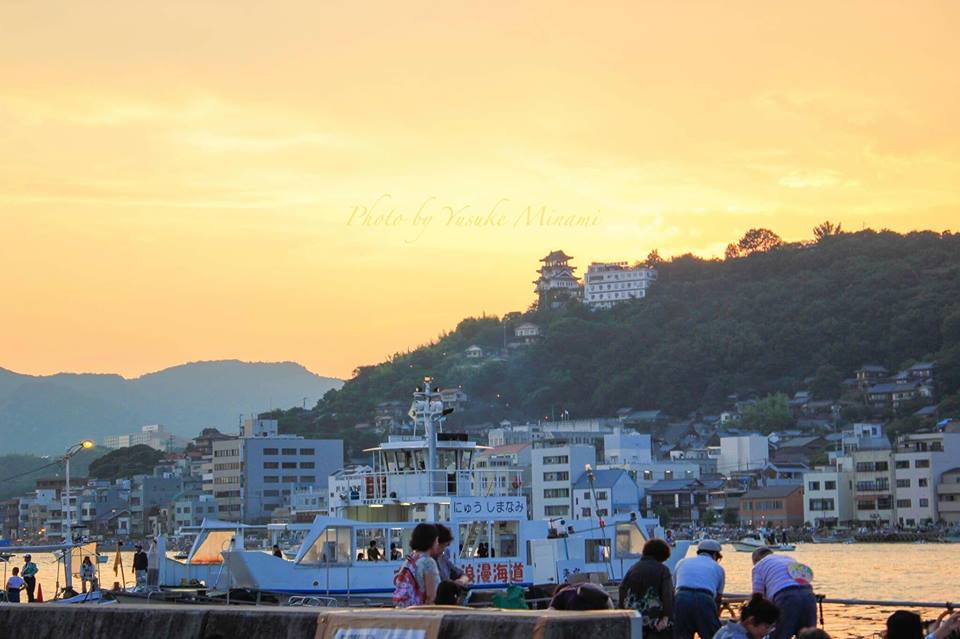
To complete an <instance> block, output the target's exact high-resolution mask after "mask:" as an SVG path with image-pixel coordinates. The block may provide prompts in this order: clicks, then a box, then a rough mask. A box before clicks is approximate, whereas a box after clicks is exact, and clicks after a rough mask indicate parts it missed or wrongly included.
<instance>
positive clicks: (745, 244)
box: [737, 229, 783, 255]
mask: <svg viewBox="0 0 960 639" xmlns="http://www.w3.org/2000/svg"><path fill="white" fill-rule="evenodd" d="M782 245H783V240H782V239H780V236H779V235H777V234H776V233H774V232H773V231H771V230H770V229H750V230H749V231H747V232H746V233H744V234H743V237H741V238H740V241H739V242H737V248H738V249H740V253H741V254H743V255H750V254H751V253H766V252H767V251H771V250H773V249H775V248H777V247H779V246H782Z"/></svg>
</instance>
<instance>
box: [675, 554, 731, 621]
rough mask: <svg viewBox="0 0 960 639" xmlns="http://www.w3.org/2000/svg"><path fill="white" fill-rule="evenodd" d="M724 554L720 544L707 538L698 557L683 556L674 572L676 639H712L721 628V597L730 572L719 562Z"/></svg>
mask: <svg viewBox="0 0 960 639" xmlns="http://www.w3.org/2000/svg"><path fill="white" fill-rule="evenodd" d="M721 558H723V555H722V554H721V552H720V544H719V542H717V541H714V540H713V539H704V540H703V541H701V542H700V544H699V545H698V546H697V556H696V557H687V558H686V559H681V560H680V561H679V562H678V563H677V567H676V570H675V571H674V573H673V581H674V585H675V586H676V588H677V594H676V597H674V601H673V637H674V639H693V635H694V633H696V634H698V635H700V639H712V638H713V635H714V634H716V632H717V630H719V629H720V600H721V598H722V597H723V586H724V582H725V580H726V573H724V571H723V568H722V567H721V566H720V564H719V563H718V562H719V561H720V559H721Z"/></svg>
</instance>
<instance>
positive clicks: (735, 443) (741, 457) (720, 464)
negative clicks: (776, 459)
mask: <svg viewBox="0 0 960 639" xmlns="http://www.w3.org/2000/svg"><path fill="white" fill-rule="evenodd" d="M768 461H770V444H769V443H768V441H767V438H766V437H764V436H763V435H757V434H756V433H754V434H751V435H739V436H736V437H721V438H720V459H718V460H717V472H718V473H720V474H721V475H729V474H730V473H733V472H743V471H748V470H758V469H761V468H764V467H765V466H766V465H767V462H768Z"/></svg>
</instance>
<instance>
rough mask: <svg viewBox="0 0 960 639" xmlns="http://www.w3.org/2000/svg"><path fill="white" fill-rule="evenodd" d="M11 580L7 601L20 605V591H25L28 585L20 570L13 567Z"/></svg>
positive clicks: (8, 585)
mask: <svg viewBox="0 0 960 639" xmlns="http://www.w3.org/2000/svg"><path fill="white" fill-rule="evenodd" d="M11 572H12V574H11V575H10V578H9V579H7V601H8V602H9V603H20V591H21V590H25V589H26V587H27V585H26V582H25V581H24V580H23V577H21V576H20V568H18V567H17V566H14V567H13V570H12V571H11Z"/></svg>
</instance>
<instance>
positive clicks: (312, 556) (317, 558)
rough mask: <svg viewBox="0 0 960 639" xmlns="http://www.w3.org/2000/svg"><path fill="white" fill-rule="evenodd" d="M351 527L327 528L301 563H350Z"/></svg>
mask: <svg viewBox="0 0 960 639" xmlns="http://www.w3.org/2000/svg"><path fill="white" fill-rule="evenodd" d="M352 559H353V558H352V557H351V556H350V529H349V528H347V527H335V528H327V529H326V530H324V531H323V532H322V533H320V535H319V536H318V537H317V538H316V539H315V540H314V542H313V543H312V544H311V545H310V548H309V550H307V552H306V554H304V556H303V560H302V561H301V562H300V563H304V564H345V563H350V561H351V560H352Z"/></svg>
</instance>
